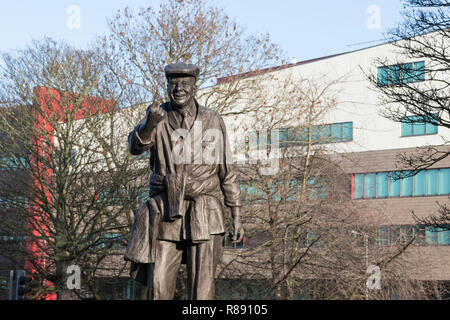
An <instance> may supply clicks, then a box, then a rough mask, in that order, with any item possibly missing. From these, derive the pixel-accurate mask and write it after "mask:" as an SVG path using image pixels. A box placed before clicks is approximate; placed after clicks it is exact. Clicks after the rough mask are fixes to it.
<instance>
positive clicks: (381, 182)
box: [377, 172, 388, 198]
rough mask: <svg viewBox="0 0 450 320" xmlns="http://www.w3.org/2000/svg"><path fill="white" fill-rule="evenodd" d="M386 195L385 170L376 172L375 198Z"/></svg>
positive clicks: (386, 177)
mask: <svg viewBox="0 0 450 320" xmlns="http://www.w3.org/2000/svg"><path fill="white" fill-rule="evenodd" d="M387 196H388V174H387V172H381V173H377V198H386V197H387Z"/></svg>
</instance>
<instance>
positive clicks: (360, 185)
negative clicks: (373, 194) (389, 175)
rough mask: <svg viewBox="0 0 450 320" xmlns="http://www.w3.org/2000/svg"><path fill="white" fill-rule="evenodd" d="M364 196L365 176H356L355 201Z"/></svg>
mask: <svg viewBox="0 0 450 320" xmlns="http://www.w3.org/2000/svg"><path fill="white" fill-rule="evenodd" d="M363 195H364V175H363V174H355V176H354V183H353V199H361V198H362V197H363Z"/></svg>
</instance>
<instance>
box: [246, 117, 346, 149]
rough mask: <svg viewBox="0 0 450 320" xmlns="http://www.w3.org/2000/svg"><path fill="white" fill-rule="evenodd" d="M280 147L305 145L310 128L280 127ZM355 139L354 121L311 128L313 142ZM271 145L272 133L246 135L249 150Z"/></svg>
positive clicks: (250, 133) (253, 132) (255, 132)
mask: <svg viewBox="0 0 450 320" xmlns="http://www.w3.org/2000/svg"><path fill="white" fill-rule="evenodd" d="M278 132H279V144H280V147H292V146H305V145H307V144H308V136H309V135H308V133H309V129H308V128H304V127H290V128H281V129H278ZM352 140H353V122H344V123H333V124H325V125H316V126H313V127H312V128H311V143H312V144H321V143H332V142H347V141H352ZM265 143H266V145H267V146H270V145H271V133H270V132H267V133H266V132H265V131H264V130H261V131H250V132H249V133H248V134H247V137H246V145H247V150H256V149H263V148H264V147H265V146H266V145H265Z"/></svg>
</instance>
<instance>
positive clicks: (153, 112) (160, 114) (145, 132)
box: [139, 101, 166, 140]
mask: <svg viewBox="0 0 450 320" xmlns="http://www.w3.org/2000/svg"><path fill="white" fill-rule="evenodd" d="M165 116H166V111H165V110H164V109H163V108H161V104H160V103H159V102H158V101H155V102H153V103H152V104H151V105H149V106H148V107H147V111H146V112H145V118H144V122H142V124H141V125H140V128H139V135H140V137H141V138H142V139H144V140H147V139H149V138H150V135H151V133H152V131H153V129H154V128H156V126H157V125H158V123H159V122H160V121H161V120H162V119H164V117H165Z"/></svg>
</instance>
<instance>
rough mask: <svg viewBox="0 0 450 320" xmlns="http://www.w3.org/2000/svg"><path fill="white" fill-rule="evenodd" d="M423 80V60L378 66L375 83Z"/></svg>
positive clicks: (383, 84) (392, 83) (390, 83)
mask: <svg viewBox="0 0 450 320" xmlns="http://www.w3.org/2000/svg"><path fill="white" fill-rule="evenodd" d="M421 81H425V61H416V62H410V63H402V64H395V65H389V66H382V67H378V69H377V84H378V85H379V86H391V85H398V84H403V83H414V82H421Z"/></svg>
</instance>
